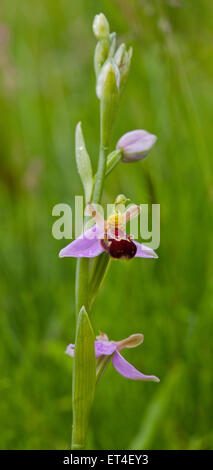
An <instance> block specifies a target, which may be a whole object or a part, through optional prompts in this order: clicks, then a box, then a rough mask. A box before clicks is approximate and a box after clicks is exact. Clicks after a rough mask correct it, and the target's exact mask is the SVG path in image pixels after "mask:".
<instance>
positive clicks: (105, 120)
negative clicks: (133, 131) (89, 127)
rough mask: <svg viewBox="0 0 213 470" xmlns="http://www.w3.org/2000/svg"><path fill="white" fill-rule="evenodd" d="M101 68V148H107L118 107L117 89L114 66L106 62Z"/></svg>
mask: <svg viewBox="0 0 213 470" xmlns="http://www.w3.org/2000/svg"><path fill="white" fill-rule="evenodd" d="M103 68H105V70H104V76H103V78H102V79H101V86H100V100H101V139H102V146H103V147H107V146H108V145H109V139H110V135H111V131H112V124H113V121H114V118H115V112H116V109H117V105H118V98H119V89H118V83H117V79H116V70H115V67H114V65H113V64H112V63H111V62H108V63H107V64H106V65H104V67H103ZM101 74H102V72H101V73H100V76H101Z"/></svg>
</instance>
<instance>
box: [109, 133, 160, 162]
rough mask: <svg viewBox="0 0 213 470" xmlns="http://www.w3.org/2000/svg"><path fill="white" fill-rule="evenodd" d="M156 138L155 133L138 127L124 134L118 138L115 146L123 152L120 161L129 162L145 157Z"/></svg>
mask: <svg viewBox="0 0 213 470" xmlns="http://www.w3.org/2000/svg"><path fill="white" fill-rule="evenodd" d="M156 140H157V137H156V136H155V135H153V134H150V133H149V132H147V131H144V130H142V129H138V130H135V131H131V132H127V133H126V134H124V135H123V136H122V137H121V138H120V139H119V141H118V143H117V145H116V148H117V149H120V150H122V152H123V156H122V161H123V162H127V163H130V162H135V161H137V160H141V159H142V158H144V157H146V156H147V154H148V153H149V151H150V150H151V148H152V147H153V145H154V144H155V142H156Z"/></svg>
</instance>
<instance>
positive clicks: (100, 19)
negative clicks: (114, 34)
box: [93, 13, 109, 40]
mask: <svg viewBox="0 0 213 470" xmlns="http://www.w3.org/2000/svg"><path fill="white" fill-rule="evenodd" d="M93 32H94V35H95V36H96V38H97V39H99V40H101V39H106V38H108V37H109V23H108V21H107V19H106V16H105V15H104V14H103V13H100V14H99V15H96V16H95V18H94V21H93Z"/></svg>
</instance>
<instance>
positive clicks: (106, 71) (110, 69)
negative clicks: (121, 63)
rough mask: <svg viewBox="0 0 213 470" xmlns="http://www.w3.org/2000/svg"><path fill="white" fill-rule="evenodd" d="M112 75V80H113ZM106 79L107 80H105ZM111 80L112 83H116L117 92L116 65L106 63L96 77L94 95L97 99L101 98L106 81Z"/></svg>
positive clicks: (118, 74) (117, 74) (118, 75)
mask: <svg viewBox="0 0 213 470" xmlns="http://www.w3.org/2000/svg"><path fill="white" fill-rule="evenodd" d="M113 75H114V78H113ZM107 77H108V78H107ZM110 77H111V79H112V78H113V81H115V82H116V85H117V89H118V90H119V83H120V73H119V70H118V67H117V65H115V64H113V63H112V62H111V61H107V62H106V63H105V64H104V65H103V67H102V70H101V72H100V74H99V76H98V79H97V86H96V94H97V97H98V98H99V99H101V97H102V93H103V86H104V83H105V81H106V80H108V81H109V80H110Z"/></svg>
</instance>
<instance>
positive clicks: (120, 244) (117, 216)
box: [59, 203, 158, 259]
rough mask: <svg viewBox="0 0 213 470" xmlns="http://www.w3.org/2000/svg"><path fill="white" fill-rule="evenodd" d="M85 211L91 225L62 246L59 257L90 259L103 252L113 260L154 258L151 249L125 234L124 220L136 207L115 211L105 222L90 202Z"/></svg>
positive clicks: (137, 207) (125, 220)
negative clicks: (91, 222)
mask: <svg viewBox="0 0 213 470" xmlns="http://www.w3.org/2000/svg"><path fill="white" fill-rule="evenodd" d="M88 212H89V213H90V215H91V216H92V217H93V219H94V220H95V222H96V223H95V225H94V226H93V227H92V228H90V229H89V230H87V231H86V232H84V233H83V234H82V235H81V236H80V237H78V238H76V240H74V241H73V242H71V243H70V244H69V245H67V246H66V247H65V248H63V249H62V250H61V251H60V253H59V257H60V258H63V257H76V258H82V257H84V258H93V257H95V256H98V255H100V254H101V253H103V252H104V251H105V252H107V253H108V254H109V256H110V257H111V258H114V259H122V258H123V259H131V258H134V257H136V258H137V257H139V258H158V256H157V254H156V253H155V252H154V251H153V250H152V249H151V248H149V247H147V246H145V245H142V244H141V243H138V242H136V241H135V240H134V239H133V237H132V236H131V235H128V234H127V233H126V230H125V228H126V224H127V222H128V221H129V220H131V219H132V218H134V217H137V216H138V215H139V213H140V207H139V206H136V205H132V206H131V207H130V208H128V209H127V210H126V211H125V212H124V213H121V212H119V211H116V212H115V213H113V214H112V215H110V216H109V217H108V219H107V220H106V221H105V220H104V219H103V217H102V216H101V215H100V214H99V213H98V212H97V211H96V210H95V207H94V206H93V204H91V203H89V204H88Z"/></svg>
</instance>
